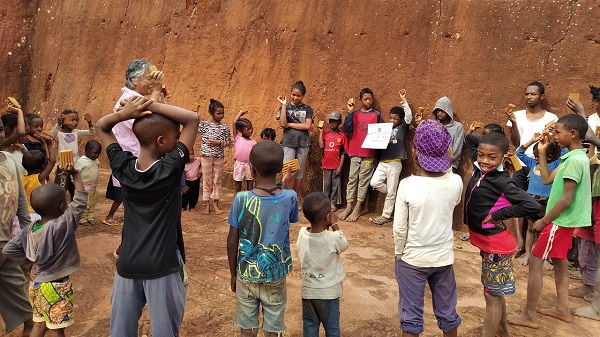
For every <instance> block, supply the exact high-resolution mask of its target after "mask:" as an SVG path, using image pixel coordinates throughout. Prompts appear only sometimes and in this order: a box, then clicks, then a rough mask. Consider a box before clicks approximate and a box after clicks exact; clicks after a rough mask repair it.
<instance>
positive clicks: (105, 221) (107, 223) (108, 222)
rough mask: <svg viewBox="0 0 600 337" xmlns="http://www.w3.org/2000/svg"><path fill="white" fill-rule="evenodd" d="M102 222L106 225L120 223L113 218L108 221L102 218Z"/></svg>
mask: <svg viewBox="0 0 600 337" xmlns="http://www.w3.org/2000/svg"><path fill="white" fill-rule="evenodd" d="M102 223H103V224H105V225H107V226H111V227H113V226H118V225H120V223H119V222H117V221H115V220H113V222H110V221H108V220H106V219H104V220H102Z"/></svg>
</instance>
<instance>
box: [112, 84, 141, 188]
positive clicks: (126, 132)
mask: <svg viewBox="0 0 600 337" xmlns="http://www.w3.org/2000/svg"><path fill="white" fill-rule="evenodd" d="M121 91H122V92H123V94H122V95H121V97H119V99H118V100H117V103H115V107H114V108H113V112H117V108H118V107H119V105H120V102H121V101H122V100H126V99H128V98H129V97H131V96H142V95H140V94H139V93H138V92H137V91H133V90H131V89H129V88H126V87H123V88H121ZM112 131H113V133H114V134H115V138H117V142H119V145H120V146H121V148H122V149H123V151H129V152H131V153H132V154H133V155H134V156H136V157H138V156H139V155H140V141H139V140H138V139H137V137H136V136H135V134H133V119H129V120H126V121H123V122H120V123H118V124H117V125H115V126H113V129H112ZM112 181H113V185H114V186H115V187H121V183H119V181H118V180H117V179H116V178H115V177H113V178H112Z"/></svg>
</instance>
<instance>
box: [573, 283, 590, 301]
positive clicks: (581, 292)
mask: <svg viewBox="0 0 600 337" xmlns="http://www.w3.org/2000/svg"><path fill="white" fill-rule="evenodd" d="M593 293H594V287H591V286H588V285H586V284H584V285H583V286H581V287H579V288H573V289H569V296H572V297H579V298H584V297H585V296H586V295H589V294H593Z"/></svg>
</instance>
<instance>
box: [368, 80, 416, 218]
mask: <svg viewBox="0 0 600 337" xmlns="http://www.w3.org/2000/svg"><path fill="white" fill-rule="evenodd" d="M400 99H401V102H400V104H401V105H402V107H399V106H395V107H393V108H391V109H390V117H389V122H391V123H392V124H393V128H392V134H391V136H390V141H389V143H388V145H387V148H385V149H383V150H381V154H380V157H379V164H378V165H377V168H376V169H375V172H374V173H373V177H372V178H371V186H372V187H373V188H374V189H376V190H377V191H379V192H380V193H384V194H385V202H384V204H383V213H382V214H381V215H380V216H378V217H377V218H375V219H373V220H372V221H373V223H374V224H376V225H383V224H386V223H388V222H390V221H392V214H393V213H394V204H395V203H396V191H398V183H399V182H400V173H402V160H404V159H406V146H405V144H406V136H407V134H408V129H409V127H410V123H411V122H412V111H411V110H410V107H409V106H408V102H407V101H406V93H403V92H400Z"/></svg>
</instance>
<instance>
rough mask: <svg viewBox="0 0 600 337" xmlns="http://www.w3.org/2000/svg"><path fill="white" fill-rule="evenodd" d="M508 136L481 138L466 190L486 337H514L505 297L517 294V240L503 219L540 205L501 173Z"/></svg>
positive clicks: (527, 213) (530, 211)
mask: <svg viewBox="0 0 600 337" xmlns="http://www.w3.org/2000/svg"><path fill="white" fill-rule="evenodd" d="M508 148H509V144H508V139H507V138H506V137H505V136H504V135H503V134H500V133H497V132H490V133H488V134H486V135H485V136H482V137H481V139H480V140H479V150H478V152H477V163H475V165H474V167H473V176H472V177H471V180H470V181H469V184H468V185H467V189H466V192H465V212H464V214H465V223H466V224H467V225H468V226H469V235H470V241H471V244H472V245H474V246H476V247H477V248H479V249H480V255H481V258H482V262H481V283H483V291H484V294H483V295H484V298H485V303H486V307H485V317H484V320H483V331H482V333H481V336H483V337H493V336H501V337H509V336H511V335H510V332H509V329H508V324H507V318H506V302H505V299H504V296H505V295H511V294H514V293H515V272H514V269H513V259H514V253H515V251H516V250H517V242H516V240H515V238H514V237H513V235H512V234H511V232H510V231H509V230H508V229H507V228H506V225H505V224H504V223H503V220H507V219H510V218H514V217H524V216H532V215H535V214H537V213H538V212H539V211H540V209H541V207H540V204H539V203H537V202H536V201H535V200H534V199H533V198H532V197H531V196H530V195H529V194H528V193H527V192H525V191H524V190H522V189H520V188H518V187H517V185H516V184H515V182H514V181H513V180H511V179H510V178H508V176H507V174H506V172H504V171H499V170H498V167H499V166H500V165H502V163H503V160H504V158H506V156H507V153H508Z"/></svg>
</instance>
